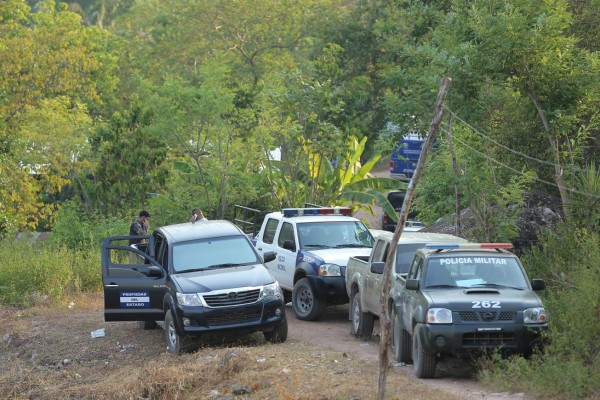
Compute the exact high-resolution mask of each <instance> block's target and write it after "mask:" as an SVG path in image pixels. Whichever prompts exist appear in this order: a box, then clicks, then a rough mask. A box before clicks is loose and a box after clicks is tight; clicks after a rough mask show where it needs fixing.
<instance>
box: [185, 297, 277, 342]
mask: <svg viewBox="0 0 600 400" xmlns="http://www.w3.org/2000/svg"><path fill="white" fill-rule="evenodd" d="M176 313H177V318H176V319H177V324H178V326H179V329H180V332H183V333H185V334H187V335H196V336H197V335H202V334H206V333H216V332H238V333H252V332H258V331H270V330H272V329H273V328H275V327H276V326H278V325H279V324H281V323H282V322H283V321H284V320H285V307H284V304H283V301H282V300H281V299H276V298H273V299H264V300H262V301H260V302H258V303H255V304H250V305H243V306H235V307H219V308H209V307H191V306H178V307H177V310H176ZM185 320H187V321H189V323H188V324H185V323H184V321H185ZM186 325H187V326H186Z"/></svg>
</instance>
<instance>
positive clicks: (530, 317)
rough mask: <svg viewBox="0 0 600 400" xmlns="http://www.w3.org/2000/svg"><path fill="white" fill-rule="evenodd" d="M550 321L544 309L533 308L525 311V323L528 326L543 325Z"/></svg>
mask: <svg viewBox="0 0 600 400" xmlns="http://www.w3.org/2000/svg"><path fill="white" fill-rule="evenodd" d="M549 319H550V315H548V311H546V309H545V308H544V307H533V308H528V309H527V310H525V311H523V322H524V323H526V324H543V323H544V322H548V320H549Z"/></svg>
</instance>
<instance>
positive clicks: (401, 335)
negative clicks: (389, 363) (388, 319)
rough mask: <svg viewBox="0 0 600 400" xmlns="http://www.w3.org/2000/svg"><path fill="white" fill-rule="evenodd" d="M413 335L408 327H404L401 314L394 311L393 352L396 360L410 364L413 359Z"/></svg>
mask: <svg viewBox="0 0 600 400" xmlns="http://www.w3.org/2000/svg"><path fill="white" fill-rule="evenodd" d="M411 345H412V344H411V337H410V334H409V333H408V332H407V331H406V329H404V328H402V323H401V322H400V316H399V315H398V314H397V313H396V312H394V313H393V319H392V352H393V354H394V360H395V361H396V362H399V363H405V364H410V362H411V361H412V355H411V354H410V350H411Z"/></svg>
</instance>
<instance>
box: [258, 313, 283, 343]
mask: <svg viewBox="0 0 600 400" xmlns="http://www.w3.org/2000/svg"><path fill="white" fill-rule="evenodd" d="M263 335H264V337H265V339H266V340H267V342H271V343H283V342H285V341H286V339H287V335H288V324H287V319H285V318H284V319H283V321H281V324H279V325H277V326H276V327H275V329H273V330H272V331H269V332H263Z"/></svg>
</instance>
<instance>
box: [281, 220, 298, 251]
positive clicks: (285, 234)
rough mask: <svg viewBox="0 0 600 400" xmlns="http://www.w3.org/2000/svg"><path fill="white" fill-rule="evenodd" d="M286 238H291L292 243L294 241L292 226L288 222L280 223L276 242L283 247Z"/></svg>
mask: <svg viewBox="0 0 600 400" xmlns="http://www.w3.org/2000/svg"><path fill="white" fill-rule="evenodd" d="M286 240H291V241H292V243H296V237H295V235H294V226H293V225H292V224H290V223H289V222H284V223H283V225H281V231H279V239H277V244H278V245H279V247H283V244H284V243H285V241H286Z"/></svg>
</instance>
